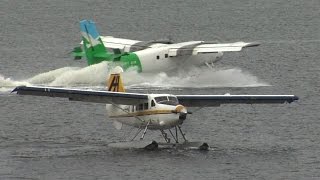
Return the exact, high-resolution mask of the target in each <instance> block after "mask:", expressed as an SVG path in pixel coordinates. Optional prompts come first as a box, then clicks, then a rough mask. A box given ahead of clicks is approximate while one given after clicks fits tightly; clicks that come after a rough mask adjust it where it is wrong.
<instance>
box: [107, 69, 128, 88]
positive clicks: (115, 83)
mask: <svg viewBox="0 0 320 180" xmlns="http://www.w3.org/2000/svg"><path fill="white" fill-rule="evenodd" d="M108 91H113V92H125V89H124V86H123V83H122V79H121V76H120V73H115V74H110V77H109V81H108Z"/></svg>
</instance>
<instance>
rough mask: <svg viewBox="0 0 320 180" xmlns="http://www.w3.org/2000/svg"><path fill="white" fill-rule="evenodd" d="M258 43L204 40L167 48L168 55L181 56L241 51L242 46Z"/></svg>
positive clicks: (253, 45)
mask: <svg viewBox="0 0 320 180" xmlns="http://www.w3.org/2000/svg"><path fill="white" fill-rule="evenodd" d="M259 45H260V44H259V43H257V42H250V43H246V42H235V43H224V44H218V43H210V42H205V41H190V42H185V43H178V44H176V45H173V46H171V47H170V48H169V56H170V57H174V56H183V55H197V54H205V53H218V52H234V51H241V50H242V49H243V48H248V47H255V46H259Z"/></svg>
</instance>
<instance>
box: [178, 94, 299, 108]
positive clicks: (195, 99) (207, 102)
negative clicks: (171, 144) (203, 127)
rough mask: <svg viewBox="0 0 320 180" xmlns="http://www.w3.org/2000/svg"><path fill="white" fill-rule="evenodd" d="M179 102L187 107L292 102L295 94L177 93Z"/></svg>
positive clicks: (295, 98) (296, 98) (295, 97)
mask: <svg viewBox="0 0 320 180" xmlns="http://www.w3.org/2000/svg"><path fill="white" fill-rule="evenodd" d="M177 98H178V100H179V103H181V104H182V105H184V106H187V107H210V106H220V105H221V104H282V103H292V102H293V101H296V100H298V99H299V98H298V97H297V96H295V95H229V94H226V95H177Z"/></svg>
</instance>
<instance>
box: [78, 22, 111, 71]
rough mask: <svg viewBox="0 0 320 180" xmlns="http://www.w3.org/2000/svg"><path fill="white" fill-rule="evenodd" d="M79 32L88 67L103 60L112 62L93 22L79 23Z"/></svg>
mask: <svg viewBox="0 0 320 180" xmlns="http://www.w3.org/2000/svg"><path fill="white" fill-rule="evenodd" d="M80 30H81V35H82V40H83V47H84V50H85V54H86V57H87V61H88V65H92V64H97V63H100V62H101V61H104V60H112V55H110V54H109V53H108V52H107V50H106V48H105V46H104V45H103V42H102V40H101V38H100V35H99V33H98V31H97V27H96V24H95V23H94V22H93V21H90V20H82V21H80Z"/></svg>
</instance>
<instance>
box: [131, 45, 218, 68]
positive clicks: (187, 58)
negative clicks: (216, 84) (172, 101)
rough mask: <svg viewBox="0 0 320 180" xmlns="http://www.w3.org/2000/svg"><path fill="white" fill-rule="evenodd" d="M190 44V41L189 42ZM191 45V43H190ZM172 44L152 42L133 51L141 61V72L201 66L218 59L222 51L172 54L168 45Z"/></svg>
mask: <svg viewBox="0 0 320 180" xmlns="http://www.w3.org/2000/svg"><path fill="white" fill-rule="evenodd" d="M189 44H191V42H190V43H189ZM191 45H192V44H191ZM172 46H174V44H172V45H168V44H154V45H152V47H151V48H147V49H144V50H140V51H136V52H134V53H135V54H136V55H137V56H138V57H139V60H140V62H141V66H142V67H141V68H142V71H143V72H155V71H156V72H158V71H170V70H173V69H177V68H180V67H186V66H187V67H188V66H202V65H205V64H206V63H213V62H216V61H219V60H220V59H221V58H222V56H223V53H222V52H219V53H207V54H197V55H193V54H190V53H192V52H188V53H186V54H185V55H179V56H177V55H176V54H174V55H172V52H170V51H169V47H172Z"/></svg>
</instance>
